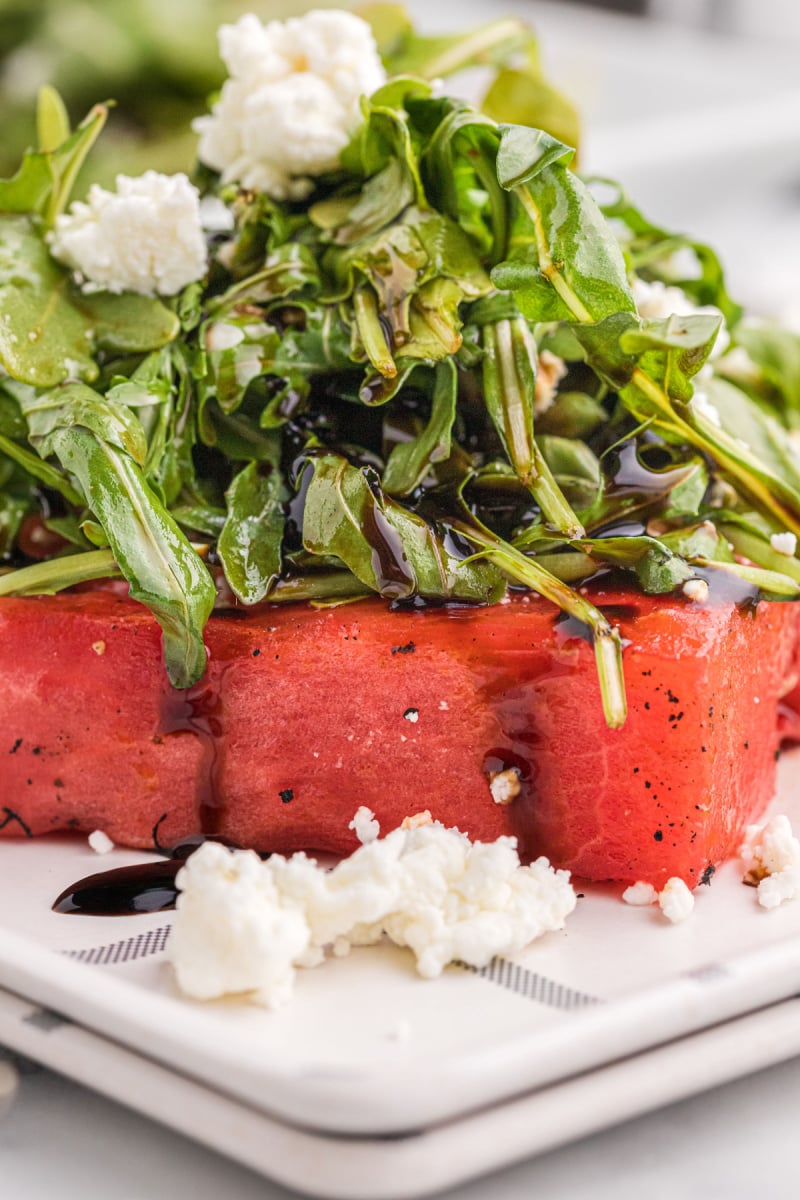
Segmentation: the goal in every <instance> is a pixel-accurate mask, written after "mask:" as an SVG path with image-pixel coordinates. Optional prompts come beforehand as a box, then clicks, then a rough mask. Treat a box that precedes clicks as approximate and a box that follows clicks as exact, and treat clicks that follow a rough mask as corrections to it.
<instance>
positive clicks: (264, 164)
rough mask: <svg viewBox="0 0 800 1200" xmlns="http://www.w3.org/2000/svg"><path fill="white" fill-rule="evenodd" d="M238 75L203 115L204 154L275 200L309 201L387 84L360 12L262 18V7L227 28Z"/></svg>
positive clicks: (233, 73) (224, 34) (228, 56)
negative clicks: (371, 99) (365, 102)
mask: <svg viewBox="0 0 800 1200" xmlns="http://www.w3.org/2000/svg"><path fill="white" fill-rule="evenodd" d="M219 47H220V54H221V56H222V59H223V61H224V62H225V66H226V67H227V68H228V72H229V75H230V78H229V79H227V80H226V81H225V83H224V84H223V86H222V92H221V94H220V98H219V100H218V101H217V103H216V104H215V105H214V108H213V110H212V112H211V114H210V115H209V116H205V117H198V119H197V120H196V121H195V122H194V128H195V130H196V131H197V133H199V135H200V143H199V146H198V151H197V153H198V157H199V159H200V161H201V162H203V163H205V164H206V165H207V166H209V167H211V168H212V169H213V170H215V171H219V172H220V173H221V176H222V180H223V182H224V183H231V182H235V183H239V184H241V185H242V187H245V188H252V189H254V190H257V191H259V192H263V193H264V194H265V195H266V196H271V197H272V198H273V199H275V200H286V199H291V200H300V199H302V198H303V197H304V196H307V195H308V193H309V192H310V191H311V190H312V188H313V186H314V185H313V182H312V179H311V178H310V177H312V176H315V175H322V174H324V173H325V172H329V171H333V170H335V169H336V167H338V166H339V159H340V155H341V153H342V151H343V150H344V149H345V147H346V146H347V143H348V142H349V140H350V136H351V134H352V133H353V132H354V130H355V129H356V128H357V126H358V125H359V124H360V122H361V109H360V100H361V97H362V96H370V95H372V93H373V92H375V91H377V89H378V88H379V87H380V86H381V85H382V84H383V83H385V82H386V71H385V70H384V67H383V64H382V62H381V60H380V57H379V55H378V50H377V47H376V45H375V38H374V36H373V34H372V30H371V29H370V27H369V25H368V24H367V22H366V21H363V20H362V19H361V18H360V17H357V16H355V14H353V13H348V12H342V11H337V10H333V11H323V10H316V11H313V12H309V13H306V14H305V15H304V16H302V17H292V18H290V19H289V20H288V21H270V22H269V23H268V24H266V25H263V24H262V23H261V21H260V20H259V19H258V17H257V16H255V15H254V14H253V13H248V14H246V15H245V16H243V17H240V18H239V20H238V21H237V22H236V24H235V25H223V26H222V28H221V29H220V31H219Z"/></svg>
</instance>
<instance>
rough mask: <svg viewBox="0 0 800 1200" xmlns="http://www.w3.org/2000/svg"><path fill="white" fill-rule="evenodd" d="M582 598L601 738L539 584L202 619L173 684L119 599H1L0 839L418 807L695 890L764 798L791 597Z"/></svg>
mask: <svg viewBox="0 0 800 1200" xmlns="http://www.w3.org/2000/svg"><path fill="white" fill-rule="evenodd" d="M592 599H593V601H594V602H595V603H596V604H597V605H598V606H599V607H601V608H603V609H605V610H606V611H607V612H608V614H609V616H610V617H611V619H612V620H613V621H614V622H615V623H618V624H619V626H620V629H621V631H622V634H623V636H624V638H625V639H626V641H627V643H628V644H627V645H626V648H625V652H624V662H625V677H626V682H627V689H628V705H629V716H628V720H627V723H626V724H625V726H624V728H623V729H621V730H613V731H612V730H609V729H608V728H607V727H606V725H605V722H604V719H603V713H602V707H601V703H600V693H599V687H598V683H597V677H596V673H595V663H594V656H593V653H592V649H591V647H590V645H589V644H588V643H587V641H586V640H584V638H583V637H582V636H581V633H582V632H583V631H582V629H581V627H580V626H578V625H576V624H575V623H573V622H571V621H569V620H564V618H562V617H560V615H559V614H558V613H556V612H555V611H554V609H553V608H552V607H551V606H550V605H549V604H546V603H545V602H544V601H540V600H539V599H537V598H536V597H529V596H524V597H516V598H514V599H513V600H511V601H510V602H509V603H506V604H501V605H497V606H495V607H492V608H468V607H446V608H428V609H425V610H423V611H403V612H393V611H390V609H389V608H388V607H387V605H386V604H385V603H384V602H383V601H381V600H378V599H375V600H369V601H363V602H359V603H357V604H349V605H345V606H343V607H339V608H332V609H322V610H314V609H311V608H308V607H305V606H300V605H292V606H288V607H280V606H264V607H262V608H261V609H260V610H259V611H250V612H248V613H246V614H245V613H244V612H243V610H237V611H235V612H234V613H233V614H232V615H228V616H222V615H216V616H214V617H212V619H211V621H210V622H209V625H208V630H207V638H206V641H207V645H208V649H209V667H208V671H207V674H206V677H205V679H204V680H203V681H202V682H201V683H200V684H199V685H198V686H196V687H195V688H193V689H190V690H189V691H188V692H185V693H182V692H175V691H174V690H172V689H171V688H170V686H169V684H168V682H167V679H166V675H165V672H164V667H163V659H162V648H161V637H160V631H159V629H158V626H157V625H156V624H155V622H154V620H153V619H152V617H151V616H150V614H149V613H148V612H147V611H146V610H145V609H144V608H143V607H141V606H140V605H138V604H135V603H134V602H132V601H130V600H128V599H127V598H125V597H123V596H120V595H115V594H114V593H113V592H109V591H90V592H84V593H75V594H62V595H60V596H56V597H39V598H31V599H2V600H0V675H1V676H2V679H3V689H2V692H1V693H0V810H2V812H0V822H2V821H5V824H4V827H3V829H2V833H3V835H5V836H14V835H22V834H24V833H25V832H26V831H27V832H30V833H31V834H33V835H38V834H45V833H53V832H56V831H62V830H74V831H80V832H82V833H88V832H90V831H91V830H93V829H98V828H99V829H103V830H105V831H106V832H107V833H108V834H109V836H110V837H111V838H112V839H113V840H114V841H115V842H117V843H119V844H123V845H129V846H142V847H152V846H153V845H154V843H157V844H158V845H161V846H167V845H171V844H174V843H175V842H177V841H178V840H180V839H181V838H183V837H185V836H187V835H189V834H193V833H196V832H197V831H198V830H200V829H202V830H203V831H205V832H206V833H209V834H213V835H216V836H219V837H222V838H223V839H225V840H227V841H228V842H230V843H231V844H235V845H239V846H252V847H254V848H256V849H259V850H279V851H291V850H296V849H300V848H303V849H310V850H318V851H331V852H334V853H347V852H349V851H351V850H352V849H353V848H354V847H355V845H356V840H355V836H354V834H353V833H352V832H351V831H350V830H348V824H349V822H350V820H351V819H352V816H353V814H354V812H355V810H356V809H357V808H358V807H359V806H360V805H367V806H368V807H369V808H371V809H373V810H374V812H375V813H376V815H377V817H378V819H379V820H380V822H381V827H382V829H383V830H384V832H386V831H388V830H389V829H391V828H393V827H395V826H396V825H398V824H400V822H401V821H402V820H403V818H404V817H406V816H407V815H411V814H414V813H417V812H420V811H421V810H424V809H429V810H430V812H431V813H432V815H433V816H434V817H435V818H437V819H439V820H441V821H443V822H444V823H445V824H447V825H456V826H458V827H459V828H460V829H463V830H464V831H466V832H468V833H469V834H470V835H471V836H472V837H473V838H478V839H481V840H489V839H493V838H496V837H498V836H499V835H500V834H514V835H516V836H517V837H518V838H519V840H520V847H521V850H522V853H523V855H524V856H525V857H532V856H536V855H539V854H546V855H548V857H550V858H551V860H552V861H553V862H554V863H555V864H556V865H558V866H562V867H568V868H569V869H571V870H572V871H573V872H574V873H575V874H577V875H578V876H581V877H585V878H588V879H618V880H625V881H633V880H636V879H645V880H648V881H650V882H652V883H654V884H656V885H658V884H659V883H662V882H663V881H664V880H665V879H667V878H668V877H670V876H674V875H678V876H680V877H682V878H683V879H685V880H686V881H687V882H689V883H696V882H697V881H698V880H699V879H700V878H701V877H702V875H703V872H704V871H705V870H706V868H707V867H708V866H709V865H710V864H715V863H717V862H719V861H720V860H721V859H723V858H725V857H726V856H728V855H730V854H731V853H733V852H735V850H736V848H737V845H738V841H739V837H740V834H741V829H742V826H743V825H744V824H745V823H746V822H747V821H749V820H752V819H754V818H755V817H757V816H758V815H759V814H760V813H761V811H762V810H763V808H764V807H765V805H766V804H767V802H768V800H769V799H770V797H771V795H772V790H773V784H774V764H775V757H776V751H777V748H778V745H779V739H780V734H779V732H778V724H779V705H780V708H781V711H782V712H783V713H784V717H783V721H784V727H785V728H788V727H787V726H786V725H785V722H786V716H785V712H786V710H785V708H784V703H783V702H782V701H781V697H783V696H785V695H786V693H788V692H789V691H790V690H791V689H792V688H793V687H794V685H795V683H796V666H797V663H796V653H797V644H798V637H797V634H798V624H799V623H800V608H798V607H797V606H796V605H793V604H767V603H762V604H760V605H759V606H758V609H757V611H756V612H745V611H739V610H738V609H737V608H736V607H735V606H734V605H733V604H731V603H728V602H719V603H713V604H709V605H706V606H704V607H702V608H701V607H700V606H697V605H692V604H689V603H687V602H685V601H683V600H682V599H677V598H676V599H670V598H664V597H659V598H657V599H650V598H648V597H645V596H642V595H638V594H633V593H630V592H620V591H611V590H609V591H603V590H602V589H597V588H596V589H595V591H594V593H593V595H592ZM508 768H515V769H516V773H517V774H518V775H519V777H520V785H521V786H520V791H519V794H518V795H517V796H516V797H514V798H513V799H512V800H511V802H510V803H509V804H505V805H500V804H497V803H495V802H494V800H493V798H492V794H491V791H490V787H489V782H490V777H491V775H492V774H493V773H494V772H497V771H502V770H506V769H508Z"/></svg>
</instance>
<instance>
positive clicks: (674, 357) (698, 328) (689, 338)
mask: <svg viewBox="0 0 800 1200" xmlns="http://www.w3.org/2000/svg"><path fill="white" fill-rule="evenodd" d="M721 323H722V318H721V317H714V316H710V315H708V314H705V313H698V314H697V315H696V316H689V317H677V316H673V317H667V318H666V319H665V320H659V321H643V322H642V324H641V327H640V328H638V329H636V328H630V329H627V330H625V331H624V332H623V333H622V334H621V336H620V339H619V345H620V349H621V350H622V352H623V354H630V355H632V356H635V357H637V358H638V362H639V366H640V367H641V369H642V370H643V371H646V372H647V374H648V375H649V376H650V378H651V379H654V380H656V381H657V382H658V383H659V384H660V385H661V387H662V388H663V390H664V391H665V392H666V394H667V395H668V396H669V397H670V398H671V399H672V400H681V401H683V402H684V403H686V402H688V401H689V400H690V399H691V397H692V393H693V390H694V389H693V386H692V383H691V380H692V378H693V376H695V375H696V374H697V372H698V371H699V370H700V369H701V367H702V366H703V365H704V364H705V362H706V361H707V359H708V356H709V354H710V353H711V351H712V350H713V348H714V342H715V341H716V340H717V334H718V333H719V329H720V325H721Z"/></svg>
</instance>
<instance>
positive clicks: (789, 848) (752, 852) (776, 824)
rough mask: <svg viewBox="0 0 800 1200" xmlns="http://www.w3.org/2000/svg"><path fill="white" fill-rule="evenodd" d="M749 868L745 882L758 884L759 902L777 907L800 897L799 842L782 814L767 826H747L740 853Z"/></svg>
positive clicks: (765, 905)
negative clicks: (785, 901)
mask: <svg viewBox="0 0 800 1200" xmlns="http://www.w3.org/2000/svg"><path fill="white" fill-rule="evenodd" d="M739 853H740V854H741V856H742V858H743V859H744V861H745V864H746V866H747V868H748V870H747V873H746V874H745V877H744V882H745V883H751V884H753V883H755V884H758V903H759V904H760V905H761V906H762V908H777V907H778V905H779V904H782V903H783V901H784V900H794V899H795V897H796V896H798V895H800V841H798V839H797V838H796V837H795V836H794V834H793V833H792V826H791V824H790V822H789V818H788V817H786V816H783V815H782V814H781V815H780V816H777V817H773V818H772V820H771V821H768V822H767V823H766V825H748V827H747V829H746V830H745V840H744V842H743V844H742V846H741V849H740V851H739Z"/></svg>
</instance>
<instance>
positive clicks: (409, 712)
mask: <svg viewBox="0 0 800 1200" xmlns="http://www.w3.org/2000/svg"><path fill="white" fill-rule="evenodd" d="M403 716H404V717H405V719H406V720H407V721H410V722H411V724H412V725H416V723H417V721H418V720H419V709H418V708H407V709H406V711H405V712H404V713H403Z"/></svg>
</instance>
